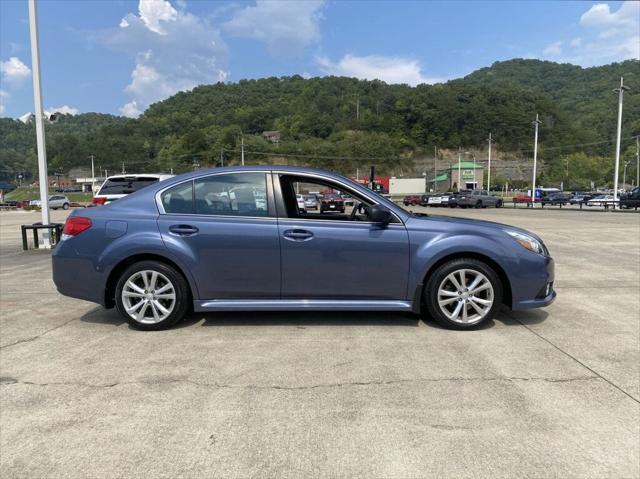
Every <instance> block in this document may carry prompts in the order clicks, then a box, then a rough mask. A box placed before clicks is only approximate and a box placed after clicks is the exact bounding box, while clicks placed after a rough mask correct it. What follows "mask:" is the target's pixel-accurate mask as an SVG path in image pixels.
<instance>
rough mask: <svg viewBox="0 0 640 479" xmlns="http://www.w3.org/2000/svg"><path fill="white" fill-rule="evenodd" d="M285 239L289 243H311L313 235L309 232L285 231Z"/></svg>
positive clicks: (299, 230)
mask: <svg viewBox="0 0 640 479" xmlns="http://www.w3.org/2000/svg"><path fill="white" fill-rule="evenodd" d="M284 237H285V238H286V239H288V240H289V241H309V240H310V239H311V238H313V233H312V232H311V231H307V230H301V229H294V230H287V231H285V232H284Z"/></svg>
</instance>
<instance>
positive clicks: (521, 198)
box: [513, 193, 540, 203]
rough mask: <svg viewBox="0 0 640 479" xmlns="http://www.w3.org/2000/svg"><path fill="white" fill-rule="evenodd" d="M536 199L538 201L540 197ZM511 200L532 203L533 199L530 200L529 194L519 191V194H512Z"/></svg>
mask: <svg viewBox="0 0 640 479" xmlns="http://www.w3.org/2000/svg"><path fill="white" fill-rule="evenodd" d="M536 201H537V202H540V198H536ZM513 202H514V203H533V201H532V200H531V195H526V194H524V193H520V194H519V195H516V196H514V197H513Z"/></svg>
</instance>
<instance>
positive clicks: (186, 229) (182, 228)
mask: <svg viewBox="0 0 640 479" xmlns="http://www.w3.org/2000/svg"><path fill="white" fill-rule="evenodd" d="M169 231H170V232H171V233H173V234H175V235H178V236H193V235H194V234H196V233H197V232H198V231H199V230H198V228H196V227H195V226H191V225H171V226H169Z"/></svg>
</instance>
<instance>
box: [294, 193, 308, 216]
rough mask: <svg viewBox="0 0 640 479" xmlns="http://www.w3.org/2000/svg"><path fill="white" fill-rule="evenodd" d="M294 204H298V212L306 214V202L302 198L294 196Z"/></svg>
mask: <svg viewBox="0 0 640 479" xmlns="http://www.w3.org/2000/svg"><path fill="white" fill-rule="evenodd" d="M296 202H297V203H298V210H300V211H302V212H303V213H306V212H307V205H306V202H305V200H304V196H302V195H296Z"/></svg>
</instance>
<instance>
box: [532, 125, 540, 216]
mask: <svg viewBox="0 0 640 479" xmlns="http://www.w3.org/2000/svg"><path fill="white" fill-rule="evenodd" d="M540 123H542V122H541V121H540V120H539V119H538V114H537V113H536V119H535V121H534V122H533V124H534V125H535V129H536V130H535V133H534V137H533V180H532V181H531V207H532V208H535V207H536V172H537V171H536V170H537V167H538V125H540Z"/></svg>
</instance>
